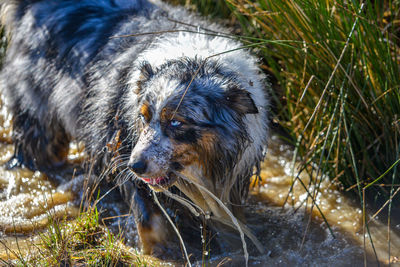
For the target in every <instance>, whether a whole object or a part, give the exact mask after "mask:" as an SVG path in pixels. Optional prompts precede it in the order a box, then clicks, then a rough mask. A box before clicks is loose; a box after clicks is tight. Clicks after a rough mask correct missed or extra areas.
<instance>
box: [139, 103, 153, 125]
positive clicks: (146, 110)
mask: <svg viewBox="0 0 400 267" xmlns="http://www.w3.org/2000/svg"><path fill="white" fill-rule="evenodd" d="M140 114H142V115H143V116H144V118H145V119H146V121H150V120H151V117H152V113H151V110H150V105H149V103H147V102H145V103H144V104H143V106H142V107H141V108H140Z"/></svg>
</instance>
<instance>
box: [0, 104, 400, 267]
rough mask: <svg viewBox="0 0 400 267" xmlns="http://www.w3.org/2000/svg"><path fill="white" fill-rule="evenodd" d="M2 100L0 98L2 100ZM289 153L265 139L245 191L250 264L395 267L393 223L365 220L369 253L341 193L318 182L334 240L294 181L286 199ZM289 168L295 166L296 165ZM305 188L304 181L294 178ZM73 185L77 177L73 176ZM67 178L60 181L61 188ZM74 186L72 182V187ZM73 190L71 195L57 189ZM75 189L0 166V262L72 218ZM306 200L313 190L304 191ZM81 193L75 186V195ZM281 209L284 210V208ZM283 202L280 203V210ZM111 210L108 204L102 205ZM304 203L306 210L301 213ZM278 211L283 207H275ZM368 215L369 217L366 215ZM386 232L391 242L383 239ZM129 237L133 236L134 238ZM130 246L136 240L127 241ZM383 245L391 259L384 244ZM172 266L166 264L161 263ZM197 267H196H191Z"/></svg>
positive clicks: (74, 151)
mask: <svg viewBox="0 0 400 267" xmlns="http://www.w3.org/2000/svg"><path fill="white" fill-rule="evenodd" d="M2 101H3V100H2ZM10 120H11V118H10V114H9V113H8V112H7V110H6V109H5V107H4V106H3V105H1V107H0V141H1V142H0V165H2V164H4V163H5V162H6V161H7V160H8V159H9V158H10V157H11V155H12V152H13V146H12V142H11V138H10ZM69 157H70V160H76V159H77V158H78V159H79V158H80V157H82V152H81V150H80V149H79V148H78V147H77V146H76V145H72V146H71V150H70V156H69ZM292 157H293V149H292V148H291V147H289V146H287V145H285V144H282V143H281V142H280V141H279V140H278V138H277V137H273V138H272V139H271V141H270V145H269V150H268V155H267V157H266V160H265V161H264V163H263V165H262V172H261V177H262V181H261V183H260V184H259V185H257V186H254V187H253V188H252V190H251V197H250V201H249V204H248V206H247V207H246V213H247V214H246V215H247V216H246V218H248V221H247V224H248V225H249V227H250V228H251V229H252V230H253V231H254V232H255V233H256V236H257V237H258V238H259V240H260V241H261V243H262V244H263V245H264V247H265V248H266V249H267V250H268V254H266V255H261V256H250V262H249V265H250V266H362V265H364V263H367V264H368V265H369V266H376V265H377V261H376V257H377V258H378V259H379V263H380V265H387V264H388V263H389V261H390V262H391V264H392V266H400V261H399V260H400V238H399V232H400V225H391V227H390V230H389V231H388V226H387V225H386V223H384V222H380V221H379V220H376V219H372V220H371V221H370V223H369V227H370V232H371V236H372V240H373V243H374V246H375V252H376V253H373V250H372V248H371V242H370V237H369V236H367V235H365V239H364V238H363V236H364V234H363V231H364V230H363V223H362V210H361V209H360V207H359V205H357V203H356V202H354V201H351V200H350V199H349V198H347V197H346V196H345V195H344V194H343V193H342V192H340V191H339V190H337V188H336V187H335V186H334V185H333V184H331V182H330V181H329V180H328V179H323V180H322V182H321V184H320V190H319V193H318V195H317V197H316V204H317V205H318V207H319V209H320V211H321V212H322V213H323V214H324V216H325V218H326V219H327V221H328V223H329V225H330V228H331V229H332V231H333V234H334V236H333V235H332V234H331V232H330V231H329V229H328V227H327V225H326V223H325V222H324V221H323V219H322V217H321V215H320V211H318V209H317V208H316V207H315V206H314V208H313V209H312V212H311V214H312V215H311V218H310V216H309V214H310V207H311V201H310V198H308V193H307V192H306V191H305V190H304V188H303V186H302V185H301V183H300V182H298V181H297V182H295V183H294V186H293V190H292V193H290V194H289V195H288V192H289V189H290V187H291V185H292V184H293V179H292V172H291V169H292V163H291V162H292ZM295 169H296V166H295ZM300 177H301V180H302V181H303V183H304V184H305V185H307V186H308V184H309V182H310V178H309V176H307V175H306V174H302V175H300ZM77 179H78V178H77ZM68 180H70V178H67V177H66V178H65V183H67V182H68ZM77 184H79V182H77ZM65 188H72V189H71V190H63V189H65ZM74 188H77V187H74V186H72V187H71V186H67V187H65V186H63V184H61V185H59V186H58V187H57V186H55V184H54V183H52V182H51V181H49V180H48V179H47V177H46V176H45V175H43V174H41V173H39V172H31V171H29V170H26V169H18V170H12V171H9V170H5V169H4V168H3V167H0V241H1V242H0V258H1V259H4V260H7V259H14V258H16V254H18V253H21V254H22V255H24V254H29V253H31V252H33V251H34V250H35V245H34V244H37V243H38V242H40V238H39V235H38V232H40V231H45V229H46V226H47V225H48V223H49V218H53V219H54V218H64V217H69V218H74V217H75V216H77V214H78V210H79V206H78V205H79V203H77V202H79V201H77V198H76V193H77V192H71V191H74ZM308 188H309V192H310V193H311V194H313V187H312V186H311V187H308ZM81 189H82V188H80V190H81ZM285 203H286V204H285ZM284 204H285V205H284ZM104 205H105V206H109V207H111V206H115V203H105V204H104ZM306 205H307V208H305V207H306ZM282 206H284V208H282ZM369 216H370V215H369ZM389 234H390V242H389V241H388V240H389V238H388V236H389ZM133 239H135V238H133ZM131 243H135V242H131ZM389 243H390V255H389V249H388V246H389ZM222 261H223V262H226V265H224V266H237V265H239V266H244V265H243V253H242V251H236V252H226V253H224V254H223V255H211V258H210V259H209V260H208V263H207V265H208V264H209V265H210V266H216V265H218V264H220V263H221V262H222ZM165 264H166V265H174V264H173V263H165ZM195 264H196V265H202V263H201V262H197V263H195Z"/></svg>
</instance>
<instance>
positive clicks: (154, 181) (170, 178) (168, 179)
mask: <svg viewBox="0 0 400 267" xmlns="http://www.w3.org/2000/svg"><path fill="white" fill-rule="evenodd" d="M140 179H142V180H143V181H145V182H146V183H147V184H149V185H150V186H151V187H153V188H154V187H155V188H157V187H163V188H168V187H170V186H171V185H172V184H173V183H174V182H175V180H176V176H175V174H173V173H172V172H170V173H168V174H167V175H166V176H159V177H140Z"/></svg>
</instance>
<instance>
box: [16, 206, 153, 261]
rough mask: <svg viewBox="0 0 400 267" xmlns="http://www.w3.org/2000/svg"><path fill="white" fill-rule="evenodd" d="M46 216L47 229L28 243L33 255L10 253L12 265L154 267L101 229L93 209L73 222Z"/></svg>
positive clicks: (97, 216)
mask: <svg viewBox="0 0 400 267" xmlns="http://www.w3.org/2000/svg"><path fill="white" fill-rule="evenodd" d="M49 216H50V223H49V225H48V229H47V230H46V231H45V232H43V233H42V234H40V242H39V243H38V244H32V245H34V246H35V248H36V249H35V252H33V253H32V254H31V255H29V256H27V255H22V254H20V253H15V252H14V254H15V255H19V257H18V260H17V261H16V262H15V265H16V266H155V263H153V262H150V261H149V260H147V259H145V258H144V257H143V256H139V253H138V252H137V251H132V250H130V249H128V248H127V247H125V246H124V245H123V240H122V239H121V238H120V237H119V236H115V235H113V234H112V233H111V232H110V231H109V230H108V229H107V228H106V227H104V226H101V225H100V224H99V214H98V212H97V209H96V208H89V209H88V210H87V211H86V212H82V213H81V214H80V215H79V216H78V217H77V218H76V219H74V220H73V221H67V220H52V219H51V215H49ZM8 264H10V265H11V266H13V265H14V264H12V263H11V262H9V263H8Z"/></svg>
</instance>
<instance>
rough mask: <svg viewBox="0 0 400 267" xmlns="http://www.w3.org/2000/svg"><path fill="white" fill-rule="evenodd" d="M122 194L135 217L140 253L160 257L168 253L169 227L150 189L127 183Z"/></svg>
mask: <svg viewBox="0 0 400 267" xmlns="http://www.w3.org/2000/svg"><path fill="white" fill-rule="evenodd" d="M122 193H123V195H124V198H125V200H126V201H127V202H128V201H129V202H128V203H129V205H130V209H131V211H132V213H133V215H134V217H135V223H136V227H137V230H138V234H139V238H140V242H141V246H142V252H143V253H144V254H149V255H154V256H158V257H160V256H162V255H164V254H165V253H168V250H169V249H168V246H167V243H168V241H171V229H170V228H171V227H170V225H169V224H168V221H167V220H166V218H165V217H164V215H163V214H162V212H161V211H160V209H159V208H158V206H156V205H155V203H154V201H153V197H152V194H151V191H150V189H149V188H148V187H147V186H146V185H144V184H142V183H140V182H138V183H137V184H135V183H131V182H127V183H125V184H124V185H123V188H122Z"/></svg>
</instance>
